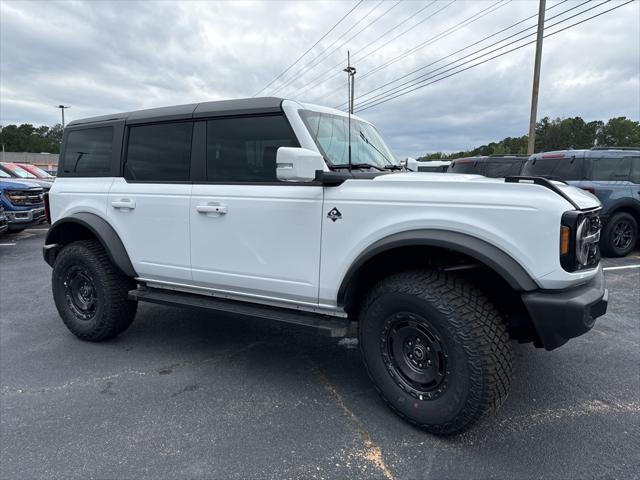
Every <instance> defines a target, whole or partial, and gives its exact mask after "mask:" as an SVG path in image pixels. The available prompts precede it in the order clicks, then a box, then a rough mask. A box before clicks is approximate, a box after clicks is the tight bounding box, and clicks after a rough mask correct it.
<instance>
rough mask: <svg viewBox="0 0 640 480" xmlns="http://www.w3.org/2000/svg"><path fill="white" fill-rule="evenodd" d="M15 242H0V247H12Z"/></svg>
mask: <svg viewBox="0 0 640 480" xmlns="http://www.w3.org/2000/svg"><path fill="white" fill-rule="evenodd" d="M14 245H15V243H0V247H13V246H14Z"/></svg>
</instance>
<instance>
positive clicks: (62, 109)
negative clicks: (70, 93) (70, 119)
mask: <svg viewBox="0 0 640 480" xmlns="http://www.w3.org/2000/svg"><path fill="white" fill-rule="evenodd" d="M58 108H59V109H60V111H61V112H62V128H63V129H64V109H65V108H71V107H70V106H68V105H58Z"/></svg>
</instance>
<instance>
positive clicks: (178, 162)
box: [124, 122, 193, 182]
mask: <svg viewBox="0 0 640 480" xmlns="http://www.w3.org/2000/svg"><path fill="white" fill-rule="evenodd" d="M192 131H193V123H192V122H180V123H160V124H157V125H142V126H140V127H131V128H130V129H129V145H128V148H127V161H126V163H125V168H124V176H125V178H126V179H128V180H139V181H153V182H181V181H187V180H189V171H190V168H189V167H190V163H191V134H192Z"/></svg>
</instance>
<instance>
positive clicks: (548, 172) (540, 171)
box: [522, 157, 582, 180]
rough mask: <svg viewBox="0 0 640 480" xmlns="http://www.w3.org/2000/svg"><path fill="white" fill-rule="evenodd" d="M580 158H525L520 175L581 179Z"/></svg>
mask: <svg viewBox="0 0 640 480" xmlns="http://www.w3.org/2000/svg"><path fill="white" fill-rule="evenodd" d="M581 167H582V160H581V159H577V158H572V157H568V158H567V157H562V158H534V159H532V160H527V163H525V165H524V168H523V169H522V175H524V176H532V177H548V178H559V179H561V180H582V168H581Z"/></svg>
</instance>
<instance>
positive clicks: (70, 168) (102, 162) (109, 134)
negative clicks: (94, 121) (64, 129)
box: [62, 127, 113, 177]
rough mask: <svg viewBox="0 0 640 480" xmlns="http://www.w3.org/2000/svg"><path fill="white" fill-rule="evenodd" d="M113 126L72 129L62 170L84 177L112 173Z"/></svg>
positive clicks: (68, 136) (103, 175) (68, 137)
mask: <svg viewBox="0 0 640 480" xmlns="http://www.w3.org/2000/svg"><path fill="white" fill-rule="evenodd" d="M112 153H113V127H98V128H88V129H84V130H72V131H71V132H69V134H68V135H67V141H66V145H65V149H64V158H63V159H62V171H63V172H64V173H68V174H70V175H78V176H82V177H105V176H109V175H110V174H111V158H112Z"/></svg>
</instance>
